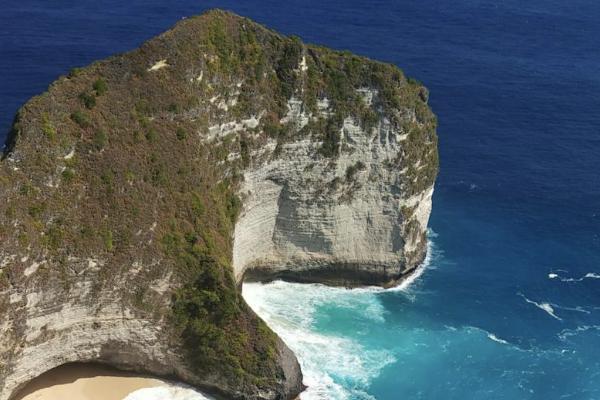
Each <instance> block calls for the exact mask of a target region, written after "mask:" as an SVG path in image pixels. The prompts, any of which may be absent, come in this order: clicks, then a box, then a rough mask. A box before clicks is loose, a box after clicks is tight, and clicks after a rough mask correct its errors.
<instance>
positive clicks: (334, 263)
mask: <svg viewBox="0 0 600 400" xmlns="http://www.w3.org/2000/svg"><path fill="white" fill-rule="evenodd" d="M359 93H360V94H361V95H363V96H365V97H366V98H367V99H368V101H369V105H372V102H373V101H377V96H378V93H377V91H375V90H369V89H361V90H360V91H359ZM294 104H295V102H294V100H293V99H292V100H291V101H290V104H289V105H288V107H289V110H290V111H289V113H288V116H287V117H286V118H289V119H290V120H292V119H293V120H295V121H297V123H298V124H300V125H302V124H306V123H307V121H309V120H310V118H311V117H310V116H306V115H302V114H296V113H295V112H294ZM326 112H327V109H324V110H321V113H326ZM406 140H407V135H406V134H403V133H402V132H401V131H399V130H397V129H394V127H393V126H392V125H391V124H390V121H389V120H388V119H386V118H385V117H383V118H381V119H380V120H379V121H378V122H377V124H376V126H374V127H372V128H371V131H368V130H366V129H364V128H363V127H361V126H360V125H359V124H358V122H357V121H355V120H354V119H353V118H350V117H348V118H346V119H345V120H344V122H343V124H342V126H341V128H340V141H339V143H338V146H339V147H340V152H339V153H340V154H339V156H338V157H337V159H336V161H335V163H332V162H331V160H330V159H328V158H323V157H319V151H318V150H319V146H320V143H315V142H314V141H312V140H309V139H301V140H298V141H293V142H291V143H286V144H284V145H283V146H281V149H280V155H279V156H278V157H272V153H273V152H274V151H275V149H277V143H276V142H275V141H270V142H268V143H267V144H266V145H265V146H264V147H263V148H262V149H260V150H259V151H257V152H256V154H254V155H253V158H254V159H256V160H257V161H256V162H255V163H254V164H253V165H252V166H251V167H249V168H248V169H247V170H246V171H244V179H243V182H242V184H241V188H240V191H239V193H240V196H241V197H242V199H243V209H242V213H241V215H240V218H239V219H238V221H237V223H236V228H235V240H234V247H233V267H234V271H235V275H236V278H237V279H238V280H241V279H242V277H243V276H244V274H247V275H246V277H247V278H251V279H252V278H254V279H273V278H284V279H292V280H296V281H301V282H325V283H329V284H335V285H344V286H357V285H386V286H389V285H392V284H394V283H395V282H396V281H398V280H399V279H402V277H403V276H405V275H406V274H407V273H409V272H410V271H411V270H413V269H414V268H415V267H416V266H417V264H418V263H420V262H421V260H422V259H423V257H424V255H425V249H426V230H427V222H428V219H429V214H430V211H431V196H432V193H433V185H431V186H429V185H425V187H424V189H423V190H422V191H420V192H417V193H415V194H413V195H411V196H407V195H406V192H405V191H404V190H403V183H402V182H403V181H404V180H405V175H407V174H408V169H404V170H402V169H399V168H394V167H391V165H394V163H395V160H396V158H397V157H398V155H399V154H401V153H402V149H403V142H404V141H406ZM417 169H418V167H417Z"/></svg>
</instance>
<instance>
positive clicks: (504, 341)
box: [487, 332, 509, 344]
mask: <svg viewBox="0 0 600 400" xmlns="http://www.w3.org/2000/svg"><path fill="white" fill-rule="evenodd" d="M487 337H488V338H490V339H491V340H493V341H494V342H498V343H502V344H509V343H508V342H507V341H506V340H504V339H500V338H499V337H498V336H496V335H494V334H493V333H490V332H488V334H487Z"/></svg>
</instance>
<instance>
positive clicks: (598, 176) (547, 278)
mask: <svg viewBox="0 0 600 400" xmlns="http://www.w3.org/2000/svg"><path fill="white" fill-rule="evenodd" d="M213 7H221V8H227V9H231V10H234V11H236V12H238V13H239V14H242V15H245V16H248V17H251V18H253V19H255V20H258V21H260V22H262V23H264V24H267V25H268V26H270V27H272V28H274V29H276V30H279V31H281V32H284V33H287V34H297V35H299V36H300V37H302V38H303V39H304V40H305V41H308V42H314V43H319V44H324V45H327V46H331V47H336V48H341V49H348V50H351V51H353V52H356V53H360V54H363V55H366V56H370V57H372V58H377V59H380V60H385V61H389V62H393V63H395V64H398V65H399V66H400V67H401V68H403V69H404V70H405V71H406V72H407V73H408V74H409V75H411V76H414V77H416V78H418V79H419V80H421V81H423V82H424V83H425V84H426V85H427V86H428V87H429V89H430V91H431V97H430V103H431V106H432V107H433V109H434V111H435V112H436V114H437V115H438V118H439V130H438V134H439V137H440V154H441V171H440V175H439V179H438V181H437V185H436V191H435V195H434V209H433V213H432V217H431V221H430V226H431V229H432V232H433V234H432V235H431V252H430V259H429V261H428V263H427V265H426V266H425V270H424V273H423V274H422V275H421V276H420V277H418V278H417V279H416V280H415V282H413V283H412V284H411V285H410V286H408V287H405V288H401V289H397V290H393V291H381V290H374V289H373V290H368V289H367V290H365V289H362V290H354V291H348V290H344V289H333V288H326V287H323V286H318V285H310V286H303V287H302V289H300V287H299V286H298V285H294V284H288V283H282V282H277V283H274V284H270V285H257V284H253V285H246V287H245V295H246V297H247V299H248V301H249V302H250V303H251V304H252V305H253V306H254V307H255V308H256V309H257V310H258V311H259V313H260V314H261V315H262V316H263V317H264V318H265V319H266V320H267V321H268V322H269V323H270V324H271V326H273V328H274V329H276V330H277V331H278V332H279V333H280V334H281V335H282V336H283V337H284V338H285V339H286V340H287V341H288V343H289V344H290V346H292V347H293V348H294V350H295V351H296V352H297V354H298V355H299V357H300V360H301V362H302V364H303V367H304V372H305V374H306V378H307V381H308V383H309V384H310V385H311V389H310V391H309V392H308V394H307V395H305V398H312V399H315V398H321V399H373V398H374V399H380V400H396V399H460V400H465V399H540V400H546V399H582V400H583V399H585V400H588V399H600V279H599V278H600V238H599V233H600V173H599V172H600V51H599V47H598V38H600V23H599V21H600V2H597V1H593V0H589V1H582V0H569V1H564V0H561V1H558V0H546V1H542V0H530V1H527V2H524V1H516V0H505V1H487V0H486V1H479V0H456V1H453V2H441V1H435V0H419V1H416V0H415V1H381V0H372V1H358V0H346V1H325V0H319V1H317V0H303V1H296V0H293V1H286V2H275V1H271V0H269V1H258V0H244V1H242V0H239V1H231V0H230V1H188V0H179V1H166V0H161V1H159V0H130V1H116V0H109V1H88V0H79V1H77V2H75V1H66V0H53V1H48V0H19V1H15V0H2V1H1V2H0V132H2V135H3V134H4V133H5V132H7V131H8V128H9V125H10V122H11V120H12V117H13V115H14V113H15V111H16V110H17V108H18V106H19V105H20V104H22V103H23V102H24V101H26V100H27V99H28V98H29V97H30V96H32V95H34V94H37V93H39V92H42V91H43V90H45V88H46V87H47V86H48V84H49V83H50V82H51V81H52V80H54V79H55V78H56V77H57V76H58V75H60V74H64V73H66V72H67V71H68V70H69V69H70V68H71V67H73V66H81V65H85V64H87V63H90V62H91V61H93V60H95V59H98V58H102V57H105V56H108V55H111V54H113V53H115V52H123V51H126V50H129V49H132V48H135V47H137V46H138V45H139V44H140V43H141V42H143V41H144V40H145V39H148V38H150V37H152V36H154V35H156V34H158V33H160V32H161V31H163V30H165V29H167V28H168V27H170V26H171V25H172V24H173V23H174V22H176V21H177V20H178V19H180V18H181V17H183V16H186V15H190V14H196V13H200V12H201V11H203V10H204V9H207V8H213Z"/></svg>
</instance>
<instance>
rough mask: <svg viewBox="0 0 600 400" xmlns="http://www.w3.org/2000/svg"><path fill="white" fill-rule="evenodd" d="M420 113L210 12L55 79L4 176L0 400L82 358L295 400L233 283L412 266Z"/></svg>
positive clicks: (399, 270) (346, 69)
mask: <svg viewBox="0 0 600 400" xmlns="http://www.w3.org/2000/svg"><path fill="white" fill-rule="evenodd" d="M427 97H428V93H427V90H426V89H425V88H424V87H423V86H421V85H420V84H419V83H418V82H416V81H414V80H411V79H407V78H406V77H405V76H404V74H403V73H402V72H401V71H400V70H399V69H398V68H396V67H394V66H392V65H388V64H383V63H378V62H375V61H371V60H368V59H365V58H362V57H358V56H355V55H352V54H350V53H347V52H337V51H332V50H329V49H325V48H321V47H317V46H311V45H305V44H303V43H302V42H300V40H298V39H297V38H294V37H292V38H287V37H283V36H281V35H279V34H277V33H275V32H273V31H270V30H268V29H266V28H264V27H262V26H260V25H258V24H256V23H253V22H252V21H250V20H248V19H245V18H241V17H238V16H236V15H233V14H231V13H226V12H222V11H211V12H208V13H206V14H204V15H201V16H199V17H194V18H189V19H186V20H183V21H181V22H179V23H178V24H177V25H176V26H175V27H174V28H173V29H172V30H170V31H168V32H166V33H164V34H162V35H160V36H158V37H157V38H154V39H152V40H150V41H149V42H147V43H145V44H143V45H142V46H141V47H140V48H139V49H137V50H134V51H132V52H129V53H126V54H123V55H119V56H115V57H112V58H110V59H108V60H105V61H100V62H97V63H94V64H92V65H90V66H88V67H85V68H83V69H75V70H73V71H71V72H70V73H69V74H68V75H67V76H63V77H61V78H59V79H58V80H57V81H56V82H54V83H53V84H52V85H51V86H50V88H49V89H48V91H47V92H46V93H44V94H42V95H40V96H37V97H35V98H33V99H31V100H30V101H29V102H27V104H25V105H24V106H23V107H22V108H21V110H19V112H18V114H17V116H16V117H15V122H14V124H13V128H12V131H11V134H10V136H9V140H8V143H7V147H6V151H5V154H4V157H3V160H2V162H0V392H1V393H0V400H6V399H9V398H10V397H11V396H12V395H14V394H15V393H16V391H17V390H18V389H19V388H20V387H22V386H23V385H24V384H25V383H27V382H28V381H29V380H30V379H32V378H34V377H35V376H37V375H39V374H41V373H43V372H45V371H47V370H48V369H51V368H53V367H56V366H59V365H61V364H64V363H68V362H75V361H95V362H103V363H107V364H111V365H114V366H117V367H119V368H123V369H131V370H136V371H140V372H147V373H151V374H156V375H160V376H170V377H174V378H176V379H179V380H181V381H184V382H187V383H190V384H192V385H195V386H198V387H200V388H202V389H204V390H207V391H209V392H211V393H214V394H215V395H218V396H222V397H225V398H239V399H289V398H293V397H295V396H296V395H297V394H298V393H299V392H300V391H301V390H302V383H301V380H302V375H301V372H300V368H299V366H298V363H297V361H296V359H295V357H294V355H293V354H292V353H291V352H290V351H289V350H288V349H287V347H286V346H285V344H283V343H282V342H281V340H280V339H279V338H277V337H276V336H275V335H274V334H273V333H272V332H271V331H270V330H269V328H268V327H267V326H266V325H265V324H264V323H263V322H262V321H261V320H260V319H259V318H258V317H257V316H256V315H254V313H253V312H252V311H251V310H250V309H249V308H248V306H247V305H246V304H245V302H244V300H243V298H242V297H241V295H240V293H239V284H240V282H241V280H242V279H243V277H244V276H245V275H246V276H247V277H248V278H254V279H271V278H275V277H283V278H286V279H294V280H299V281H310V282H326V283H330V284H340V285H360V284H381V285H389V284H392V283H393V282H395V281H397V280H399V279H402V277H403V276H405V275H406V274H407V273H409V272H410V271H411V270H412V269H414V268H415V266H416V265H418V263H419V262H420V261H421V260H422V259H423V257H424V255H425V251H426V228H427V221H428V218H429V212H430V209H431V195H432V191H433V184H434V180H435V176H436V174H437V167H438V165H437V163H438V158H437V138H436V134H435V127H436V120H435V117H434V115H433V114H432V113H431V111H430V110H429V108H428V106H427Z"/></svg>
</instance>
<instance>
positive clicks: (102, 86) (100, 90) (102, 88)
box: [93, 78, 108, 96]
mask: <svg viewBox="0 0 600 400" xmlns="http://www.w3.org/2000/svg"><path fill="white" fill-rule="evenodd" d="M93 88H94V90H95V91H96V94H97V95H98V96H102V95H103V94H104V93H106V91H107V90H108V85H107V83H106V81H105V80H104V79H102V78H98V79H96V82H94V85H93Z"/></svg>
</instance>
